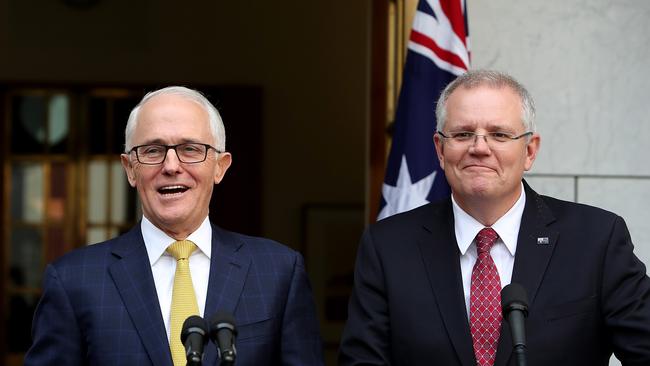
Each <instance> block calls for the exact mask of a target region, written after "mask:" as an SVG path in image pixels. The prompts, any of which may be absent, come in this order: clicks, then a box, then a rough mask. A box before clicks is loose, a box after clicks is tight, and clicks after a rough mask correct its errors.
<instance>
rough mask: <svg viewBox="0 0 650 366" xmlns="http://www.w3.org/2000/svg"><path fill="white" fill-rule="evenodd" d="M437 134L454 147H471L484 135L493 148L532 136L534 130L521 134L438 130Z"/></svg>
mask: <svg viewBox="0 0 650 366" xmlns="http://www.w3.org/2000/svg"><path fill="white" fill-rule="evenodd" d="M437 134H438V135H440V137H442V138H444V139H445V140H447V141H449V143H450V144H451V145H452V146H454V147H469V146H471V145H474V144H475V143H476V139H478V138H479V136H480V137H483V139H484V140H485V142H486V143H487V144H488V146H490V147H491V148H500V147H505V146H507V144H508V143H509V142H512V141H515V140H519V139H520V138H522V137H525V136H531V135H532V134H533V132H532V131H528V132H524V133H522V134H521V135H513V134H510V133H507V132H488V133H486V134H478V133H476V132H470V131H458V132H450V133H449V134H448V135H446V134H444V133H443V132H441V131H437Z"/></svg>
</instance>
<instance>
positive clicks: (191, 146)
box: [128, 142, 223, 165]
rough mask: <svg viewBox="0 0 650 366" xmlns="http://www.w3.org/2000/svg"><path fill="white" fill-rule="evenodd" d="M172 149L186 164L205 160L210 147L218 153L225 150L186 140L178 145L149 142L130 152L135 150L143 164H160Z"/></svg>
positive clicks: (136, 155) (137, 157) (179, 159)
mask: <svg viewBox="0 0 650 366" xmlns="http://www.w3.org/2000/svg"><path fill="white" fill-rule="evenodd" d="M169 149H172V150H174V151H175V152H176V156H177V157H178V161H180V162H181V163H185V164H196V163H201V162H204V161H205V159H206V158H207V157H208V151H209V150H210V149H212V150H214V151H216V152H217V153H222V152H223V151H220V150H217V149H216V148H215V147H212V146H210V145H208V144H201V143H198V142H185V143H182V144H177V145H163V144H147V145H139V146H134V147H133V148H132V149H131V150H129V152H128V153H129V154H130V153H132V152H135V157H136V159H137V160H138V162H139V163H141V164H146V165H158V164H162V163H163V162H164V161H165V159H166V158H167V151H169Z"/></svg>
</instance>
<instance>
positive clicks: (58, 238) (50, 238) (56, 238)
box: [45, 227, 72, 263]
mask: <svg viewBox="0 0 650 366" xmlns="http://www.w3.org/2000/svg"><path fill="white" fill-rule="evenodd" d="M69 250H72V246H71V245H70V243H67V242H66V240H65V234H64V231H63V228H60V227H51V228H49V229H48V230H47V249H46V250H45V262H46V263H51V262H54V261H55V260H56V259H57V258H59V257H60V256H62V255H63V254H65V253H66V252H67V251H69Z"/></svg>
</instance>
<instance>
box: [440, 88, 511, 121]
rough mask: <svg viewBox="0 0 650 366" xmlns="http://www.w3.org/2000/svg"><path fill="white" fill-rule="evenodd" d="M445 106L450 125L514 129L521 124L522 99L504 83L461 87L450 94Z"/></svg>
mask: <svg viewBox="0 0 650 366" xmlns="http://www.w3.org/2000/svg"><path fill="white" fill-rule="evenodd" d="M446 107H447V122H446V123H447V125H448V126H450V127H456V128H458V127H474V128H478V127H482V128H490V127H494V128H496V127H501V128H513V129H514V128H519V127H520V126H522V125H523V122H522V107H521V99H520V97H519V95H518V94H517V93H516V92H515V91H514V90H512V89H511V88H510V87H507V86H503V87H492V86H488V85H479V86H475V87H472V88H466V87H460V88H458V89H456V90H454V92H453V93H452V94H451V95H450V96H449V99H447V106H446Z"/></svg>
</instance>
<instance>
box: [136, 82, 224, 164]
mask: <svg viewBox="0 0 650 366" xmlns="http://www.w3.org/2000/svg"><path fill="white" fill-rule="evenodd" d="M159 95H177V96H179V97H182V98H185V99H188V100H191V101H193V102H196V103H197V104H199V105H200V106H201V107H203V109H205V111H206V112H207V113H208V122H209V124H210V131H211V133H212V138H213V139H214V147H215V148H216V149H217V150H219V151H226V128H225V127H224V125H223V121H222V120H221V115H219V112H218V111H217V109H216V108H215V107H214V105H212V103H210V101H209V100H208V99H207V98H206V97H205V96H203V94H201V93H200V92H198V91H196V90H193V89H189V88H186V87H184V86H168V87H166V88H162V89H158V90H155V91H152V92H149V93H147V94H146V95H145V96H144V97H143V98H142V100H141V101H140V103H138V105H136V106H135V108H133V110H131V114H130V115H129V120H128V121H127V123H126V129H125V130H124V141H125V142H124V150H125V152H127V153H128V152H129V151H130V150H131V149H132V148H133V143H132V141H131V139H132V138H133V132H134V131H135V127H136V125H137V123H138V115H139V113H140V109H141V108H142V106H143V105H144V104H145V103H147V102H148V101H149V100H150V99H152V98H154V97H156V96H159Z"/></svg>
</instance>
